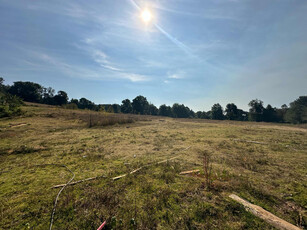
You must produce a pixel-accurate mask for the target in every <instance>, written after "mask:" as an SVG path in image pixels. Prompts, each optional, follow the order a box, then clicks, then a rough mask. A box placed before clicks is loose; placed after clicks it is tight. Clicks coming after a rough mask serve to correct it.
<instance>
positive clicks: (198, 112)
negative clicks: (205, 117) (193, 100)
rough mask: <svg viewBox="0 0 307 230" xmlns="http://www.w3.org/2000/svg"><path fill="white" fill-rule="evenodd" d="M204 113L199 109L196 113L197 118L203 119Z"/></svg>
mask: <svg viewBox="0 0 307 230" xmlns="http://www.w3.org/2000/svg"><path fill="white" fill-rule="evenodd" d="M202 114H203V112H202V111H197V112H196V114H195V116H196V118H199V119H201V118H202Z"/></svg>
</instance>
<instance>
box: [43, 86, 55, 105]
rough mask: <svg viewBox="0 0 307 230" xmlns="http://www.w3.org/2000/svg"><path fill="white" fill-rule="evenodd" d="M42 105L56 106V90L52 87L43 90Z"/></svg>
mask: <svg viewBox="0 0 307 230" xmlns="http://www.w3.org/2000/svg"><path fill="white" fill-rule="evenodd" d="M42 97H43V98H42V103H44V104H48V105H54V104H55V102H54V98H53V97H54V89H52V88H51V87H48V88H43V91H42Z"/></svg>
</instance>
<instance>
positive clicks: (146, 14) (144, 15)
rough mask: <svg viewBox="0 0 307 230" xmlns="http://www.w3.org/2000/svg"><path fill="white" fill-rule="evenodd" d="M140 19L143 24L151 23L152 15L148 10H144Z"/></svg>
mask: <svg viewBox="0 0 307 230" xmlns="http://www.w3.org/2000/svg"><path fill="white" fill-rule="evenodd" d="M141 17H142V20H143V21H144V22H145V23H148V22H150V21H151V19H152V14H151V12H150V11H149V10H144V11H143V12H142V14H141Z"/></svg>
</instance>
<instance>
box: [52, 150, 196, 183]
mask: <svg viewBox="0 0 307 230" xmlns="http://www.w3.org/2000/svg"><path fill="white" fill-rule="evenodd" d="M189 148H191V146H189V147H187V148H185V149H183V150H181V151H185V150H188V149H189ZM178 157H179V156H176V157H172V158H169V159H166V160H162V161H159V162H154V163H150V164H147V165H144V166H142V167H140V168H137V169H134V170H133V171H131V172H130V173H129V174H133V173H136V172H137V171H140V170H141V169H143V168H145V167H148V166H151V165H154V164H162V163H164V162H167V161H170V160H174V159H176V158H178ZM127 175H128V174H122V175H119V176H116V177H112V178H111V179H112V180H113V181H114V180H118V179H121V178H123V177H125V176H127ZM101 177H105V176H96V177H91V178H86V179H83V180H78V181H75V182H72V183H69V184H58V185H54V186H53V187H51V188H60V187H63V186H65V185H75V184H78V183H82V182H85V181H90V180H96V179H98V178H101Z"/></svg>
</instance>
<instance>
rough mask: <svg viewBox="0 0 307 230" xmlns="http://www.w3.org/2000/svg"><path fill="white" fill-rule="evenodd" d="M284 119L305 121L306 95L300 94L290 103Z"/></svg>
mask: <svg viewBox="0 0 307 230" xmlns="http://www.w3.org/2000/svg"><path fill="white" fill-rule="evenodd" d="M285 119H286V121H287V122H291V123H295V124H296V123H306V122H307V96H300V97H299V98H298V99H296V100H295V101H293V102H291V103H290V108H289V109H288V110H287V112H286V116H285Z"/></svg>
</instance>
